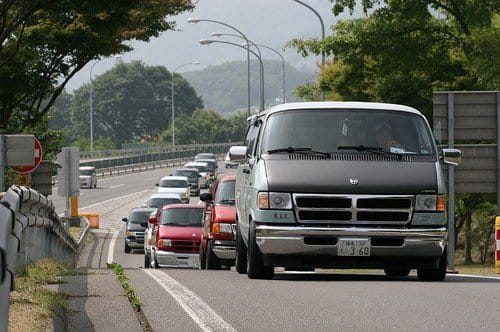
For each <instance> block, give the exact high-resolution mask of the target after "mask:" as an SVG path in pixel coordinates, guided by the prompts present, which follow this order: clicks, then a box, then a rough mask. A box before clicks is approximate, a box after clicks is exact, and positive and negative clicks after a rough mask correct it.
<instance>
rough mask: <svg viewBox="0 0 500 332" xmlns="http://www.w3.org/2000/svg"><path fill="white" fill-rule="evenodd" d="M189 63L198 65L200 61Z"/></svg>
mask: <svg viewBox="0 0 500 332" xmlns="http://www.w3.org/2000/svg"><path fill="white" fill-rule="evenodd" d="M191 64H192V65H199V64H200V62H199V61H193V62H191Z"/></svg>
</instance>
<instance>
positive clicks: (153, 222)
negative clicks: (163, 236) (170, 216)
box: [148, 216, 158, 225]
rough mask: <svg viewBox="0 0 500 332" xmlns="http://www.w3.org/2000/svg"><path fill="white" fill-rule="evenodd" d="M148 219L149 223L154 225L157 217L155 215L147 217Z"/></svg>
mask: <svg viewBox="0 0 500 332" xmlns="http://www.w3.org/2000/svg"><path fill="white" fill-rule="evenodd" d="M148 221H149V223H150V224H153V225H155V224H157V223H158V217H156V216H155V217H149V219H148Z"/></svg>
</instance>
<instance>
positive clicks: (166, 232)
mask: <svg viewBox="0 0 500 332" xmlns="http://www.w3.org/2000/svg"><path fill="white" fill-rule="evenodd" d="M158 235H159V236H158V238H160V239H171V240H199V239H200V238H201V226H199V227H190V226H189V227H188V226H186V227H179V226H168V225H160V229H159V230H158Z"/></svg>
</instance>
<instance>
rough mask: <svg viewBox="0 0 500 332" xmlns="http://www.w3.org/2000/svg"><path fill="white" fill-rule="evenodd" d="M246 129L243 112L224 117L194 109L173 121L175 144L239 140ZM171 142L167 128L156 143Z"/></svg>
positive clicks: (212, 112)
mask: <svg viewBox="0 0 500 332" xmlns="http://www.w3.org/2000/svg"><path fill="white" fill-rule="evenodd" d="M246 129H247V125H246V115H245V113H244V112H242V113H236V114H234V115H232V116H230V117H224V116H222V115H221V114H220V113H218V112H215V111H210V110H196V111H194V112H193V113H192V114H191V115H190V116H182V117H180V118H179V120H178V121H176V122H175V141H176V144H203V143H226V142H241V141H243V138H244V136H245V133H246ZM171 142H172V130H171V128H169V129H167V130H165V131H164V132H163V133H161V135H160V136H159V139H158V143H157V144H161V145H165V144H171Z"/></svg>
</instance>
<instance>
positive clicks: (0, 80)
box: [0, 0, 193, 132]
mask: <svg viewBox="0 0 500 332" xmlns="http://www.w3.org/2000/svg"><path fill="white" fill-rule="evenodd" d="M192 8H193V4H192V3H191V0H156V1H150V0H136V1H122V0H107V1H102V0H88V1H74V0H43V1H42V0H6V1H2V2H1V4H0V17H2V19H1V20H0V45H1V46H0V130H1V131H2V132H19V131H21V130H22V129H23V128H26V127H30V126H35V125H36V124H37V123H38V122H39V121H41V119H43V118H44V116H45V115H46V114H47V112H48V111H49V110H50V108H51V107H52V105H53V103H54V102H55V100H56V98H57V96H58V95H59V94H60V93H61V92H62V91H63V89H64V87H65V85H66V83H67V82H68V81H69V80H70V79H71V78H72V77H73V76H74V75H75V74H76V73H77V72H78V71H79V70H80V69H82V68H83V67H84V66H85V65H86V64H87V63H88V62H89V61H92V60H95V59H98V58H101V57H107V56H110V55H113V54H118V53H122V52H125V51H129V50H131V46H130V43H129V41H131V40H140V41H149V39H150V38H151V37H156V36H158V35H159V34H160V33H161V32H163V31H165V30H169V29H172V28H173V26H174V24H173V22H170V21H166V20H165V17H166V16H168V15H175V14H177V13H180V12H182V11H185V10H189V9H192Z"/></svg>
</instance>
